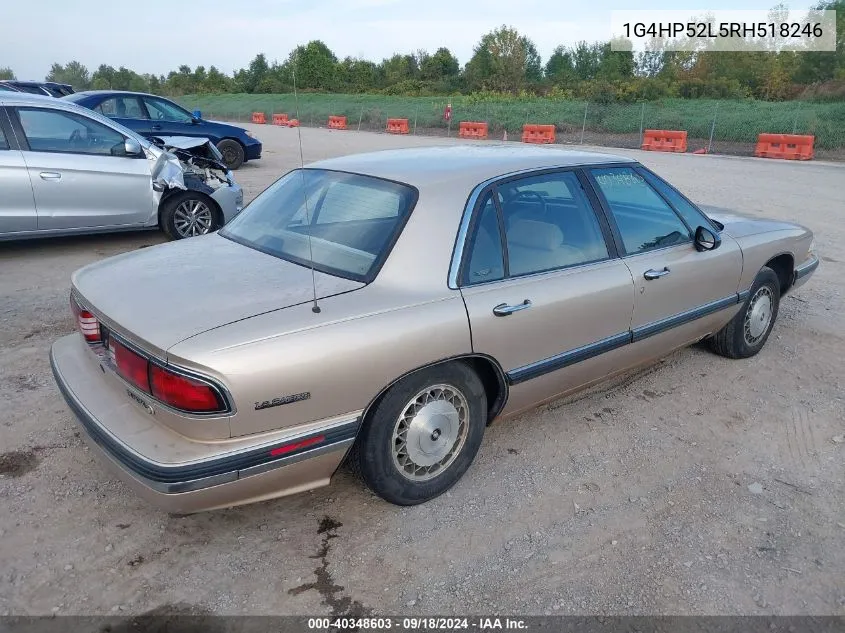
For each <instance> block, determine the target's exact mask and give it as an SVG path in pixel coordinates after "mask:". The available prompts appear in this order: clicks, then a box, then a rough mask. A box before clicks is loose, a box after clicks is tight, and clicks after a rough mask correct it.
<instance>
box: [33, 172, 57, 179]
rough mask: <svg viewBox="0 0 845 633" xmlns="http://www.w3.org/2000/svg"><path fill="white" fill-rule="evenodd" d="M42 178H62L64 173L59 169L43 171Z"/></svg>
mask: <svg viewBox="0 0 845 633" xmlns="http://www.w3.org/2000/svg"><path fill="white" fill-rule="evenodd" d="M38 175H39V176H41V180H61V179H62V175H61V174H60V173H59V172H57V171H42V172H41V173H40V174H38Z"/></svg>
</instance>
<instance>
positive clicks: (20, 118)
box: [9, 106, 156, 230]
mask: <svg viewBox="0 0 845 633" xmlns="http://www.w3.org/2000/svg"><path fill="white" fill-rule="evenodd" d="M9 113H10V118H11V122H12V126H13V128H14V129H15V132H16V136H17V138H18V139H19V140H20V141H21V145H22V146H23V147H22V148H23V152H22V154H23V159H24V161H25V163H26V166H27V170H28V172H29V178H30V181H31V182H32V189H33V192H34V194H35V207H36V211H37V215H38V229H39V230H56V229H62V230H65V229H85V228H95V227H132V226H142V225H144V224H146V223H148V222H150V221H151V219H152V218H154V217H155V216H154V214H155V210H156V209H155V205H154V202H153V195H152V194H153V192H152V177H151V174H150V164H149V161H147V160H146V158H144V157H140V158H139V157H128V156H125V155H121V154H122V153H123V146H124V141H125V140H126V139H125V137H124V136H123V134H121V133H120V132H118V131H117V130H114V129H112V128H110V127H108V126H106V125H105V124H103V123H101V122H99V121H96V120H94V119H92V118H90V117H87V116H84V115H82V114H80V113H78V112H70V111H67V110H62V109H58V108H49V107H42V106H38V107H35V106H21V107H17V108H10V109H9Z"/></svg>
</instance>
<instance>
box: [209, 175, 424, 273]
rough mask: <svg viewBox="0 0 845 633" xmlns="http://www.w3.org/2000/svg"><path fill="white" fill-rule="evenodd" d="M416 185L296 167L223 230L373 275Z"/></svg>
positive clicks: (275, 251)
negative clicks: (411, 185)
mask: <svg viewBox="0 0 845 633" xmlns="http://www.w3.org/2000/svg"><path fill="white" fill-rule="evenodd" d="M416 200H417V190H416V189H414V188H412V187H410V186H408V185H403V184H400V183H396V182H391V181H387V180H381V179H380V178H374V177H371V176H361V175H359V174H349V173H346V172H338V171H327V170H321V169H297V170H294V171H292V172H290V173H289V174H287V175H285V176H283V177H282V178H281V179H279V180H277V181H276V182H275V183H274V184H272V185H271V186H270V187H269V188H268V189H267V190H265V191H264V192H263V193H262V194H261V195H259V196H258V197H257V198H256V199H255V200H253V201H252V202H251V203H250V204H249V206H248V207H247V208H245V209H244V210H243V211H242V212H241V214H240V215H238V216H237V217H236V218H235V219H234V220H232V221H231V222H230V223H229V224H227V225H226V227H225V228H224V229H222V230H221V231H220V234H221V235H223V236H224V237H227V238H229V239H231V240H234V241H236V242H239V243H241V244H244V245H245V246H250V247H252V248H255V249H257V250H260V251H263V252H265V253H268V254H270V255H274V256H276V257H280V258H282V259H286V260H289V261H292V262H295V263H297V264H301V265H303V266H310V265H311V264H310V262H311V261H313V265H314V268H315V269H316V270H319V271H322V272H325V273H329V274H332V275H337V276H340V277H345V278H347V279H353V280H355V281H363V282H365V283H369V282H370V281H372V280H373V278H374V277H375V276H376V274H377V273H378V271H379V269H380V268H381V265H382V264H383V263H384V260H385V259H386V258H387V255H388V253H389V252H390V249H391V247H392V246H393V243H394V242H395V241H396V238H397V237H398V235H399V232H400V231H401V230H402V227H403V226H404V224H405V221H406V220H407V218H408V216H409V215H410V213H411V210H412V209H413V207H414V204H415V203H416Z"/></svg>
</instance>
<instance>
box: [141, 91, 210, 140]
mask: <svg viewBox="0 0 845 633" xmlns="http://www.w3.org/2000/svg"><path fill="white" fill-rule="evenodd" d="M143 101H144V105H145V106H146V109H147V113H148V115H149V118H150V129H151V130H152V135H153V136H203V134H202V126H201V124H200V123H198V122H197V123H195V122H194V119H193V117H192V116H191V114H190V112H188V111H187V110H183V109H182V108H180V107H179V106H177V105H176V104H174V103H170V102H169V101H167V100H166V99H159V98H158V97H143Z"/></svg>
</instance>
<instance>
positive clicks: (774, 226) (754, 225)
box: [701, 206, 803, 238]
mask: <svg viewBox="0 0 845 633" xmlns="http://www.w3.org/2000/svg"><path fill="white" fill-rule="evenodd" d="M701 210H702V211H704V213H706V214H707V216H708V217H710V218H712V219H714V220H716V221H717V222H719V223H720V224H723V225H724V226H725V229H724V232H725V233H727V234H728V235H730V236H731V237H733V238H740V237H746V236H748V235H757V234H759V233H769V232H771V231H785V230H791V229H796V228H803V227H801V226H799V225H798V224H795V223H794V222H784V221H782V220H767V219H763V218H754V217H751V216H748V215H743V214H741V213H737V212H736V211H731V210H730V209H722V208H719V207H708V206H702V207H701Z"/></svg>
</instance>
